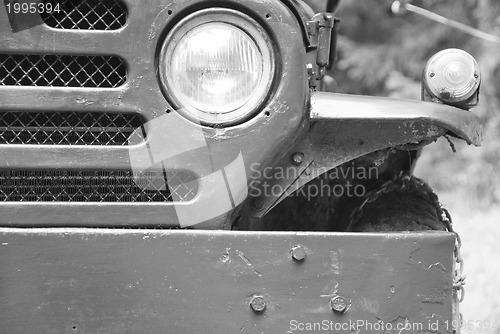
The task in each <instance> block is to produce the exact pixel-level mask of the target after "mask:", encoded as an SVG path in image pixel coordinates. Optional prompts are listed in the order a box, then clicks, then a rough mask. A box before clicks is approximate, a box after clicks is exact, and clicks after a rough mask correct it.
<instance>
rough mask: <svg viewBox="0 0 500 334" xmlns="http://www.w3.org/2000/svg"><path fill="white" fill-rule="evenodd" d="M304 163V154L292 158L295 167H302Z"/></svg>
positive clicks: (296, 154)
mask: <svg viewBox="0 0 500 334" xmlns="http://www.w3.org/2000/svg"><path fill="white" fill-rule="evenodd" d="M303 161H304V154H302V153H295V154H294V155H293V156H292V162H293V164H294V165H297V166H298V165H300V164H301V163H302V162H303Z"/></svg>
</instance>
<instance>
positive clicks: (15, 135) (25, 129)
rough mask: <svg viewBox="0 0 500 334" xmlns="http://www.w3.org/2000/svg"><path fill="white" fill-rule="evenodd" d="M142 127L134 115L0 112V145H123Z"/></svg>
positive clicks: (138, 118)
mask: <svg viewBox="0 0 500 334" xmlns="http://www.w3.org/2000/svg"><path fill="white" fill-rule="evenodd" d="M142 126H143V120H142V118H141V117H140V116H139V115H137V114H110V113H98V112H86V113H76V112H11V111H0V144H31V145H127V144H128V141H129V137H130V135H131V134H132V133H134V131H135V130H136V129H139V128H141V127H142ZM138 133H140V134H141V133H143V131H140V132H138ZM134 143H135V141H134Z"/></svg>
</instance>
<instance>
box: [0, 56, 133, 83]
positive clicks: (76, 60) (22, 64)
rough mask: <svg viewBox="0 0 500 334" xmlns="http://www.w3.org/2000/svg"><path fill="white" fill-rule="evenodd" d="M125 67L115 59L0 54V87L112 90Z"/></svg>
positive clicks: (119, 81) (123, 81) (120, 61)
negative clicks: (98, 88)
mask: <svg viewBox="0 0 500 334" xmlns="http://www.w3.org/2000/svg"><path fill="white" fill-rule="evenodd" d="M126 78H127V67H126V65H125V63H124V62H123V60H121V59H120V58H118V57H115V56H68V55H19V54H0V85H3V86H42V87H100V88H114V87H118V86H121V85H123V84H124V83H125V81H126Z"/></svg>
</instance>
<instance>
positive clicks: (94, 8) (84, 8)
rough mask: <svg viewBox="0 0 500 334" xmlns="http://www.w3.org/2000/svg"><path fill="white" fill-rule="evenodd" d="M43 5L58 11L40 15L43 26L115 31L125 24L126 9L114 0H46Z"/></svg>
mask: <svg viewBox="0 0 500 334" xmlns="http://www.w3.org/2000/svg"><path fill="white" fill-rule="evenodd" d="M45 3H46V4H51V5H52V8H59V9H60V11H59V12H55V11H53V12H52V13H42V15H41V16H42V19H43V21H44V22H45V24H47V25H48V26H50V27H53V28H56V29H87V30H115V29H119V28H121V27H123V26H124V25H125V23H126V22H127V8H126V7H125V5H124V4H123V3H122V2H120V1H116V0H105V1H104V0H79V1H78V0H48V1H45ZM56 6H57V7H56Z"/></svg>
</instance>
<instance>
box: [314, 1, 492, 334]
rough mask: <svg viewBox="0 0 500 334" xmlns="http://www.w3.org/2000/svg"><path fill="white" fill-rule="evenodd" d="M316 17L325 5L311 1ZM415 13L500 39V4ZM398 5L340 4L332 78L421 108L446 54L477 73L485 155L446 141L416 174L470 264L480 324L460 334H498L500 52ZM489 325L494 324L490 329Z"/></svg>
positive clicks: (425, 4)
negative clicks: (427, 73) (429, 79)
mask: <svg viewBox="0 0 500 334" xmlns="http://www.w3.org/2000/svg"><path fill="white" fill-rule="evenodd" d="M306 2H308V3H309V4H310V5H311V7H313V9H314V10H315V11H316V12H319V11H325V8H326V0H306ZM410 2H411V3H412V4H413V5H416V6H419V7H422V8H425V9H428V10H430V11H432V12H434V13H437V14H439V15H442V16H445V17H447V18H449V19H452V20H455V21H458V22H461V23H464V24H467V25H469V26H471V27H474V28H477V29H480V30H482V31H485V32H488V33H490V34H493V35H496V36H500V1H499V0H462V1H457V0H413V1H410ZM392 3H393V0H371V1H359V0H358V1H355V0H343V1H342V2H341V5H340V7H339V9H338V11H337V12H336V16H337V17H340V18H341V20H342V21H341V24H340V30H339V33H340V36H339V42H338V44H339V45H338V57H337V63H336V65H335V68H334V69H333V70H332V71H331V73H330V75H331V76H333V77H334V78H335V80H336V82H337V84H338V91H339V92H341V93H347V94H367V95H376V96H390V97H396V98H405V99H415V100H420V85H421V76H422V71H423V68H424V66H425V64H426V62H427V60H428V59H429V58H430V57H431V56H432V55H433V54H434V53H436V52H438V51H440V50H442V49H445V48H460V49H463V50H465V51H467V52H469V53H470V54H471V55H473V56H474V57H475V58H476V59H477V61H478V63H479V66H480V69H481V74H482V85H481V95H480V105H479V106H478V107H476V108H474V109H473V112H474V113H475V114H477V115H478V116H479V117H480V118H481V121H482V123H483V134H484V141H483V146H482V147H481V148H479V149H478V148H474V147H468V146H467V144H465V143H464V142H463V141H461V140H458V139H453V142H454V143H455V145H456V148H457V152H456V153H453V152H452V150H451V148H450V145H449V144H448V142H447V141H446V140H445V139H444V138H441V139H439V140H438V141H437V143H435V144H432V145H429V146H428V147H427V148H425V149H424V152H423V154H422V157H421V159H420V161H419V163H418V167H417V170H416V174H417V176H419V177H422V178H423V179H425V180H426V181H428V182H429V183H430V184H431V186H432V187H433V188H434V189H435V190H436V192H437V193H438V195H439V196H440V199H441V201H442V202H443V203H444V204H445V205H446V206H448V207H449V208H450V210H451V212H452V215H453V216H454V218H455V223H456V224H455V225H456V230H458V232H459V233H461V234H462V239H463V240H464V250H463V253H464V254H463V255H464V258H465V261H466V274H467V276H468V277H469V279H468V281H469V283H468V284H467V286H466V287H467V296H466V301H465V302H464V303H463V304H462V310H463V312H464V318H465V320H474V321H478V323H477V324H476V325H474V326H472V327H471V328H465V330H463V331H462V333H492V334H493V333H494V334H500V296H499V294H498V291H496V284H498V283H499V282H500V279H499V277H500V266H499V265H498V257H497V254H500V243H499V242H498V240H499V239H500V230H499V228H498V227H499V226H498V225H499V224H498V223H499V222H500V173H499V169H500V168H499V165H500V140H498V138H499V135H500V131H499V130H500V44H496V43H493V42H490V41H486V40H483V39H479V38H477V37H473V36H470V35H468V34H466V33H464V32H461V31H459V30H457V29H454V28H452V27H448V26H446V25H443V24H440V23H437V22H434V21H431V20H429V19H427V18H424V17H421V16H419V15H416V14H413V13H411V12H407V13H406V14H404V15H399V16H398V15H394V14H393V13H392V12H391V4H392ZM488 321H490V323H487V322H488Z"/></svg>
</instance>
